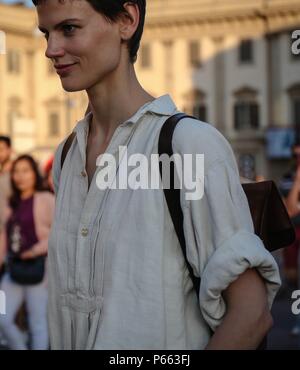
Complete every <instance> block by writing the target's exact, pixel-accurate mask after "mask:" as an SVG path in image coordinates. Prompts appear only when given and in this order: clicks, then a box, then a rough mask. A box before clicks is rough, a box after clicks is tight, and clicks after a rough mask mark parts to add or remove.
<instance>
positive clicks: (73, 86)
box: [61, 79, 85, 92]
mask: <svg viewBox="0 0 300 370" xmlns="http://www.w3.org/2000/svg"><path fill="white" fill-rule="evenodd" d="M61 84H62V87H63V89H64V90H65V91H67V92H75V91H82V90H85V86H84V85H80V84H78V83H74V82H72V81H66V80H65V81H64V80H63V79H61Z"/></svg>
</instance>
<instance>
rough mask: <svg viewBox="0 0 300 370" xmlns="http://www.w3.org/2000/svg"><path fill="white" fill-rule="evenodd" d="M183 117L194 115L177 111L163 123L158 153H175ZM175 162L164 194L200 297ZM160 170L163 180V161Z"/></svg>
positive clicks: (171, 164) (198, 280) (172, 164)
mask: <svg viewBox="0 0 300 370" xmlns="http://www.w3.org/2000/svg"><path fill="white" fill-rule="evenodd" d="M183 118H194V119H195V117H192V116H188V115H186V114H184V113H177V114H175V115H173V116H171V117H170V118H168V119H167V120H166V122H165V123H164V124H163V126H162V128H161V131H160V135H159V140H158V155H159V156H161V155H162V154H167V155H168V156H170V157H171V156H172V155H173V146H172V139H173V134H174V130H175V128H176V126H177V124H178V122H179V121H180V120H182V119H183ZM174 167H175V166H174V162H171V163H170V188H169V189H165V188H164V194H165V198H166V202H167V205H168V209H169V212H170V215H171V218H172V221H173V224H174V228H175V231H176V234H177V237H178V240H179V243H180V246H181V249H182V253H183V256H184V259H185V262H186V264H187V267H188V270H189V273H190V277H191V279H192V282H193V285H194V288H195V292H196V294H197V297H198V293H199V289H200V278H198V277H196V276H195V275H194V273H193V269H192V266H191V265H190V263H189V261H188V259H187V255H186V243H185V237H184V230H183V213H182V209H181V205H180V189H175V186H174ZM159 172H160V177H161V179H162V181H163V176H162V163H161V162H159Z"/></svg>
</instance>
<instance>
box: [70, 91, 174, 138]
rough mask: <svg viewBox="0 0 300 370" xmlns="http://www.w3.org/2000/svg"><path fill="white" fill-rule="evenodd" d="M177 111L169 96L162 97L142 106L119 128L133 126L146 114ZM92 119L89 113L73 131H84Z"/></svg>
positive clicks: (167, 114) (164, 114)
mask: <svg viewBox="0 0 300 370" xmlns="http://www.w3.org/2000/svg"><path fill="white" fill-rule="evenodd" d="M176 111H177V107H176V105H175V103H174V102H173V100H172V98H171V97H170V95H169V94H166V95H162V96H160V97H158V98H156V99H154V100H152V101H151V102H149V103H146V104H144V105H143V106H142V107H140V108H139V109H138V111H137V112H136V113H134V115H133V116H131V117H130V118H129V119H128V120H126V121H125V122H124V123H122V124H121V126H125V125H127V124H135V123H137V122H138V120H139V119H140V118H141V117H142V116H143V115H144V114H146V113H147V112H150V113H154V114H157V115H162V116H170V115H172V114H174V113H175V112H176ZM91 117H92V112H89V113H88V114H87V115H86V116H85V117H84V118H83V119H82V120H80V121H79V122H78V123H77V125H76V127H75V128H74V131H75V132H77V131H78V130H81V129H82V128H83V129H86V128H87V127H88V124H89V121H90V119H91Z"/></svg>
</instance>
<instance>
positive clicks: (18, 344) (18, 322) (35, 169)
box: [0, 136, 54, 350]
mask: <svg viewBox="0 0 300 370" xmlns="http://www.w3.org/2000/svg"><path fill="white" fill-rule="evenodd" d="M12 153H13V152H12V145H11V140H10V138H9V137H6V136H0V269H1V274H0V279H1V280H0V289H1V290H2V291H3V292H4V293H5V297H6V313H5V315H0V340H1V345H2V346H3V347H6V348H9V349H18V350H25V349H29V348H30V349H34V350H37V349H41V350H43V349H48V348H49V342H48V325H47V270H46V256H47V248H48V235H49V232H50V227H51V222H52V218H53V212H54V195H53V183H52V176H51V170H52V162H53V158H50V159H49V161H48V162H47V163H46V164H45V165H44V168H40V166H39V164H38V163H37V162H36V161H35V159H34V158H33V157H32V156H30V155H27V154H25V155H21V156H19V157H17V158H15V159H14V160H12Z"/></svg>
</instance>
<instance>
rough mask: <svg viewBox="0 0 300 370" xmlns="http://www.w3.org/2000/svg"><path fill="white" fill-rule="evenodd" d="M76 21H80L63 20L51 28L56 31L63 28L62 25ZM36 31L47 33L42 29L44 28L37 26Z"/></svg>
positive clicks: (73, 19) (76, 19) (72, 19)
mask: <svg viewBox="0 0 300 370" xmlns="http://www.w3.org/2000/svg"><path fill="white" fill-rule="evenodd" d="M77 21H80V19H78V18H69V19H65V20H63V21H61V22H59V23H57V24H56V25H55V26H54V27H53V28H54V29H55V30H57V29H58V28H60V27H61V26H63V25H64V24H66V23H69V22H77ZM38 29H39V30H40V31H41V32H47V29H46V28H44V27H42V26H40V25H39V26H38Z"/></svg>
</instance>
